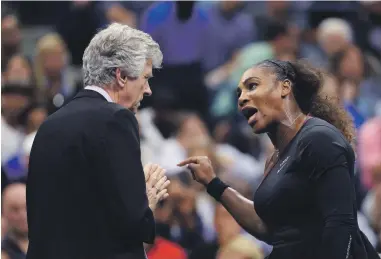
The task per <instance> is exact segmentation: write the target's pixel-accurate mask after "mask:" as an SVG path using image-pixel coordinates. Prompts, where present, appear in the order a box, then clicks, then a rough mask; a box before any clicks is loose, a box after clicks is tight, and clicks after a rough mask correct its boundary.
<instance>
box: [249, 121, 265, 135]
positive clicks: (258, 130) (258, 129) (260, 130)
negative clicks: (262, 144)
mask: <svg viewBox="0 0 381 259" xmlns="http://www.w3.org/2000/svg"><path fill="white" fill-rule="evenodd" d="M251 129H252V130H253V133H254V134H263V133H266V132H267V127H264V126H263V125H260V124H259V123H255V124H254V125H252V126H251Z"/></svg>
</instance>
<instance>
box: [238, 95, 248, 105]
mask: <svg viewBox="0 0 381 259" xmlns="http://www.w3.org/2000/svg"><path fill="white" fill-rule="evenodd" d="M248 101H249V99H247V97H246V95H244V94H241V95H240V97H239V98H238V106H239V108H242V107H244V106H245V105H246V104H247V102H248Z"/></svg>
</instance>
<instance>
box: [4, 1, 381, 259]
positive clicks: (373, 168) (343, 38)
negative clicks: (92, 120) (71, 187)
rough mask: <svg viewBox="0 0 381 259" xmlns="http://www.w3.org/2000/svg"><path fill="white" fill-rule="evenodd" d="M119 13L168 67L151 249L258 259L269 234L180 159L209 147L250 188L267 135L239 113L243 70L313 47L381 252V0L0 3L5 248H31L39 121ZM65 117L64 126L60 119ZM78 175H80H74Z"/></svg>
mask: <svg viewBox="0 0 381 259" xmlns="http://www.w3.org/2000/svg"><path fill="white" fill-rule="evenodd" d="M111 22H119V23H124V24H127V25H130V26H132V27H136V28H139V29H141V30H143V31H145V32H147V33H149V34H150V35H151V36H152V37H153V38H154V39H155V40H156V41H157V42H158V43H159V44H160V46H161V49H162V51H163V54H164V64H163V69H161V70H159V71H156V72H154V75H155V77H154V78H153V79H152V81H151V87H152V90H153V95H152V96H151V97H148V98H146V99H145V100H144V103H143V105H142V109H141V110H140V111H139V113H138V114H137V117H138V120H139V122H140V127H141V148H142V162H143V164H145V163H147V162H154V163H158V164H160V165H162V166H163V167H165V168H166V169H167V171H168V176H169V177H170V178H171V180H172V184H171V186H170V190H169V192H170V197H169V198H168V199H167V200H166V201H165V202H162V203H161V204H160V208H158V209H157V211H156V212H155V216H156V219H157V224H158V225H157V232H158V237H157V239H156V242H155V244H154V245H152V246H147V251H148V253H147V254H148V258H149V259H183V258H189V259H193V258H197V259H203V258H205V259H214V258H217V259H227V258H229V259H261V258H264V256H266V255H267V254H268V253H269V252H270V251H271V247H270V246H268V245H266V244H264V243H262V242H260V241H258V240H256V239H255V238H253V237H251V236H250V235H248V234H247V233H245V232H244V231H243V230H242V229H241V228H240V227H239V226H238V224H237V223H236V222H235V221H234V219H233V218H232V217H231V216H230V215H229V213H227V211H226V210H225V209H224V208H223V207H222V206H220V205H217V204H216V203H215V202H214V201H213V199H212V198H210V197H209V196H208V195H207V194H205V192H204V190H203V187H202V186H200V185H199V184H197V183H195V182H193V181H192V180H191V178H190V175H189V173H188V172H185V171H182V170H181V169H179V168H177V167H176V166H175V165H176V163H177V162H179V161H180V160H182V159H184V158H185V157H188V156H191V155H195V154H197V155H208V156H209V157H210V158H211V159H212V161H213V164H214V166H215V170H216V172H218V175H219V176H220V177H221V178H222V179H224V180H225V181H226V182H228V183H229V184H230V185H231V186H233V187H234V188H236V189H237V190H239V191H240V192H241V193H242V194H244V195H245V196H247V197H248V198H252V197H253V194H254V192H255V190H256V188H257V186H258V184H259V183H260V181H261V177H262V174H263V168H264V161H265V157H266V156H267V155H268V154H269V152H271V149H272V146H271V143H269V140H268V138H267V136H256V135H253V134H252V132H251V129H250V128H249V127H248V126H247V123H246V119H244V118H243V117H241V115H240V114H238V113H237V109H236V107H237V104H236V96H235V88H236V86H237V83H238V80H239V78H240V76H241V74H242V72H243V71H244V70H245V69H247V68H248V67H250V66H251V65H253V64H255V63H257V62H259V61H261V60H263V59H268V58H276V59H281V60H296V59H301V58H302V59H307V60H308V61H309V62H310V63H312V64H314V65H316V66H319V67H321V68H322V69H324V70H325V71H327V72H328V75H329V76H328V77H327V80H326V82H325V85H324V90H325V91H327V93H329V94H330V95H332V96H335V97H336V98H337V101H338V102H341V103H342V104H343V105H344V106H345V107H346V109H347V111H348V113H350V114H351V115H352V117H353V123H354V124H355V127H356V129H357V155H358V160H357V171H356V181H357V182H356V188H357V202H358V220H359V224H360V228H361V229H362V231H363V232H364V233H365V235H366V236H367V237H368V239H369V240H370V241H371V243H372V244H373V245H374V246H375V247H376V248H377V249H378V251H379V252H381V250H380V249H381V246H380V243H381V2H376V1H366V2H358V1H350V2H349V1H340V2H323V1H316V2H286V1H263V2H241V1H215V2H207V1H192V2H185V1H179V2H174V1H170V2H151V1H136V2H113V1H107V2H93V1H65V2H56V1H51V2H48V1H47V2H32V1H24V2H23V1H19V2H6V1H2V2H1V91H2V92H1V153H2V156H1V188H2V214H1V215H2V218H1V220H2V221H1V222H2V224H1V230H2V231H1V235H2V256H4V258H12V259H13V258H15V259H20V258H25V252H26V249H27V247H28V239H27V233H28V227H27V223H26V208H25V207H26V206H25V180H26V178H27V174H28V171H27V165H28V157H29V153H30V150H31V146H32V143H33V139H34V135H35V133H36V130H37V129H38V127H39V125H40V124H41V123H42V122H43V120H44V119H45V118H46V117H47V116H48V115H49V114H51V113H53V112H55V111H56V110H57V109H59V108H60V107H62V105H64V104H65V103H66V102H68V101H70V99H71V98H72V97H73V96H74V95H75V94H76V93H77V92H78V91H79V90H80V89H81V88H82V87H83V84H82V78H81V63H82V55H83V51H84V49H85V48H86V46H87V44H88V43H89V42H90V40H91V38H92V36H93V35H94V34H95V33H96V32H97V31H98V30H99V29H100V28H103V27H105V26H107V25H108V24H109V23H111ZM62 127H65V125H62ZM73 181H75V179H73Z"/></svg>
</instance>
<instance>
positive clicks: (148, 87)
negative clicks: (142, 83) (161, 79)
mask: <svg viewBox="0 0 381 259" xmlns="http://www.w3.org/2000/svg"><path fill="white" fill-rule="evenodd" d="M151 95H152V90H151V87H150V85H149V84H147V87H146V88H145V90H144V96H151Z"/></svg>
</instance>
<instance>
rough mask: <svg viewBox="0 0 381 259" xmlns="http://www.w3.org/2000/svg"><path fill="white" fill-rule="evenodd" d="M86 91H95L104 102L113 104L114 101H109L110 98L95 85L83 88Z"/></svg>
mask: <svg viewBox="0 0 381 259" xmlns="http://www.w3.org/2000/svg"><path fill="white" fill-rule="evenodd" d="M85 89H86V90H91V91H95V92H97V93H99V94H101V95H102V96H103V97H104V98H106V100H107V101H108V102H110V103H113V102H114V101H113V100H112V99H111V96H110V95H109V94H108V93H107V92H106V91H105V90H104V89H103V88H101V87H99V86H95V85H89V86H86V87H85Z"/></svg>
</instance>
